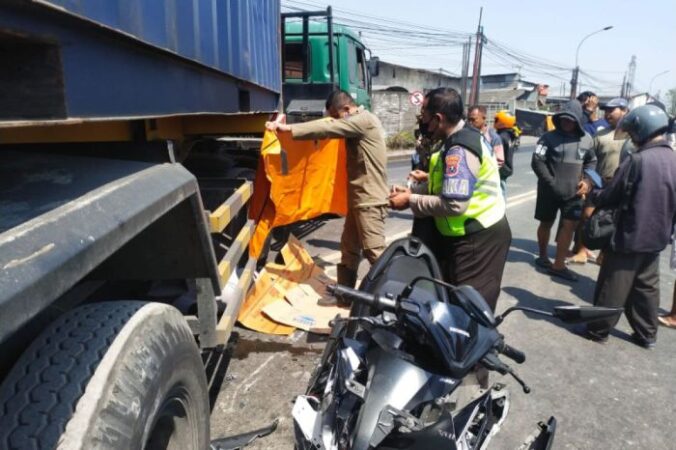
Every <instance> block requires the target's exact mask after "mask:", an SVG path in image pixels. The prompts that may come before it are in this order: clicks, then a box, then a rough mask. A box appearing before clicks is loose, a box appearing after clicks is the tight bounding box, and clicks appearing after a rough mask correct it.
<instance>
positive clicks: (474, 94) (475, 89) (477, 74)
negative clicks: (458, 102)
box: [469, 6, 484, 105]
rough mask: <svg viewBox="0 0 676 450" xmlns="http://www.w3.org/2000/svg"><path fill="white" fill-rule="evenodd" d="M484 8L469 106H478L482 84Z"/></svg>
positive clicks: (478, 30) (481, 11) (477, 39)
mask: <svg viewBox="0 0 676 450" xmlns="http://www.w3.org/2000/svg"><path fill="white" fill-rule="evenodd" d="M483 12H484V8H483V6H482V7H481V9H480V10H479V26H478V27H477V30H476V47H475V49H474V69H473V72H472V90H471V92H470V94H469V104H470V105H476V104H477V103H478V101H479V84H480V82H481V52H482V50H483V44H484V28H483V27H482V26H481V16H482V15H483Z"/></svg>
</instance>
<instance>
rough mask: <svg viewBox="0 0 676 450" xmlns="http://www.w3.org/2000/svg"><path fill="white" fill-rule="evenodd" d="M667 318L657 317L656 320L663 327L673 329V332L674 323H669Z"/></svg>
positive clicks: (675, 328) (675, 323)
mask: <svg viewBox="0 0 676 450" xmlns="http://www.w3.org/2000/svg"><path fill="white" fill-rule="evenodd" d="M668 317H669V316H658V317H657V320H658V321H659V323H660V325H662V326H663V327H667V328H673V329H674V330H676V322H672V321H670V320H669V319H668Z"/></svg>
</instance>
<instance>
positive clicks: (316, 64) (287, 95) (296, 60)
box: [282, 7, 379, 122]
mask: <svg viewBox="0 0 676 450" xmlns="http://www.w3.org/2000/svg"><path fill="white" fill-rule="evenodd" d="M316 17H325V18H326V20H325V21H317V20H310V18H316ZM282 19H283V42H284V49H283V52H282V58H283V73H282V81H283V101H284V109H285V111H286V113H287V115H288V117H289V120H290V121H292V122H297V121H305V120H310V119H314V118H317V117H320V116H321V115H322V113H323V111H324V103H325V99H326V97H327V96H328V94H329V93H330V92H332V91H333V90H335V89H343V90H344V91H346V92H349V93H350V94H351V95H352V97H353V98H354V99H355V101H356V102H357V104H358V105H361V106H364V107H365V108H367V109H370V108H371V77H372V76H375V75H377V74H378V62H379V61H378V58H368V59H367V55H369V54H370V51H369V50H368V49H367V48H366V46H365V45H364V43H363V42H362V41H361V38H360V37H359V35H358V34H357V33H355V32H354V31H352V30H351V29H350V28H348V27H346V26H344V25H338V24H333V20H332V16H331V8H330V7H329V8H327V10H326V11H320V12H309V11H304V12H298V13H285V14H282ZM293 19H296V20H293ZM329 43H332V45H329Z"/></svg>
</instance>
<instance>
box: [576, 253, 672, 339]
mask: <svg viewBox="0 0 676 450" xmlns="http://www.w3.org/2000/svg"><path fill="white" fill-rule="evenodd" d="M659 256H660V255H659V253H618V252H614V251H612V250H604V252H603V262H602V263H601V270H600V271H599V277H598V280H597V281H596V290H595V292H594V306H608V307H624V313H625V315H626V316H627V320H628V321H629V325H631V328H632V329H633V330H634V332H635V333H636V334H637V335H638V337H639V338H640V339H641V340H643V341H646V342H651V341H654V340H655V336H656V335H657V327H658V320H657V313H658V309H659V305H660V269H659V260H660V258H659ZM618 320H619V317H617V318H614V319H609V320H602V321H598V322H593V323H590V324H589V325H588V329H589V331H592V332H594V333H595V334H597V335H599V336H607V335H608V333H609V332H610V330H611V329H612V328H613V327H614V326H615V325H617V322H618Z"/></svg>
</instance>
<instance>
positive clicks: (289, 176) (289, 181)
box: [249, 131, 347, 258]
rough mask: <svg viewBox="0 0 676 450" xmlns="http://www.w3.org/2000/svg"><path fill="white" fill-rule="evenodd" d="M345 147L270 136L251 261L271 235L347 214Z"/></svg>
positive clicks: (254, 214)
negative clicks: (291, 226) (293, 225)
mask: <svg viewBox="0 0 676 450" xmlns="http://www.w3.org/2000/svg"><path fill="white" fill-rule="evenodd" d="M345 156H346V155H345V141H344V140H343V139H325V140H321V141H296V140H293V139H292V137H291V134H290V133H281V134H280V135H279V136H278V135H277V134H275V133H274V132H271V131H266V132H265V135H264V136H263V144H262V146H261V157H260V159H259V162H258V170H257V172H256V180H255V182H254V191H253V197H252V198H251V203H250V206H249V218H251V219H253V220H255V221H256V222H257V223H256V230H255V231H254V235H253V237H252V239H251V243H250V244H249V255H250V256H251V257H253V258H258V257H259V256H260V254H261V251H262V250H263V245H264V243H265V239H266V238H267V236H268V234H269V232H270V230H271V229H272V228H274V227H278V226H281V225H288V224H291V223H294V222H298V221H300V220H308V219H313V218H315V217H318V216H320V215H322V214H327V213H333V214H338V215H341V216H344V215H345V214H346V213H347V168H346V164H345Z"/></svg>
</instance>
